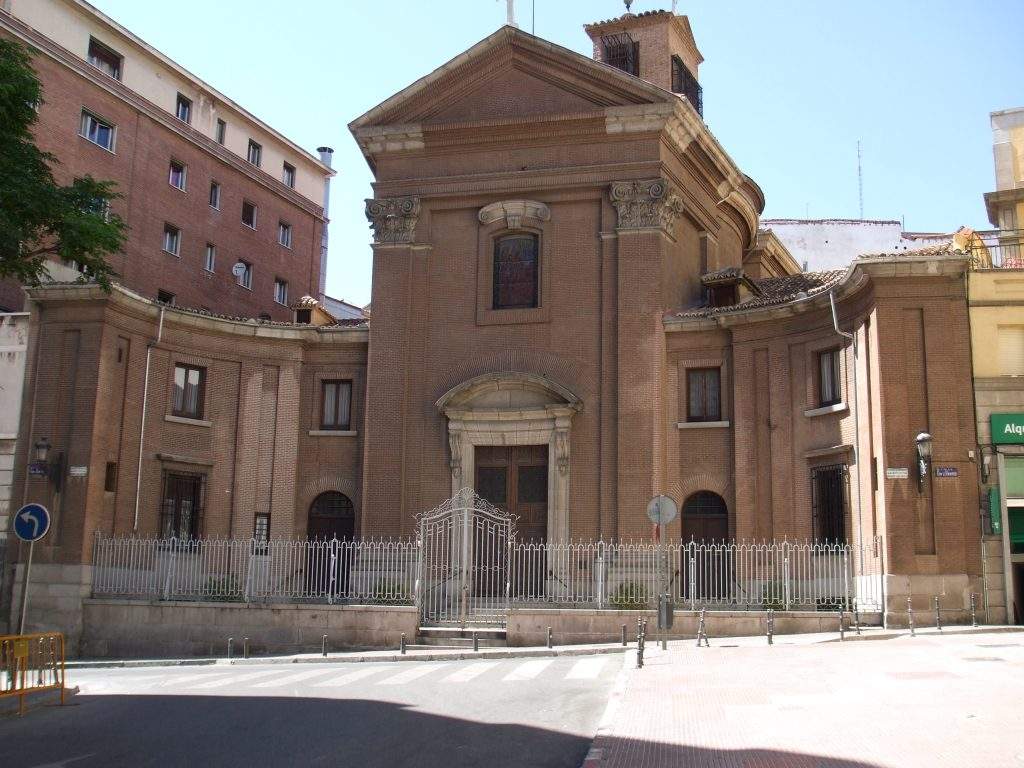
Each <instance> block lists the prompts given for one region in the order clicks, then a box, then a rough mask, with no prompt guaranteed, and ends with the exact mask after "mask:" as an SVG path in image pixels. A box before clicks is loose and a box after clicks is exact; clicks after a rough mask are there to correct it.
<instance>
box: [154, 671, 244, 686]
mask: <svg viewBox="0 0 1024 768" xmlns="http://www.w3.org/2000/svg"><path fill="white" fill-rule="evenodd" d="M226 674H228V673H227V672H203V673H202V674H199V675H178V676H176V677H171V678H169V679H168V680H167V681H166V682H164V683H161V684H160V685H161V687H166V686H169V685H182V684H183V683H192V682H195V681H196V680H212V679H213V678H215V677H223V676H224V675H226Z"/></svg>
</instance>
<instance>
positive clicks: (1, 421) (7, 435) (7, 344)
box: [0, 312, 29, 551]
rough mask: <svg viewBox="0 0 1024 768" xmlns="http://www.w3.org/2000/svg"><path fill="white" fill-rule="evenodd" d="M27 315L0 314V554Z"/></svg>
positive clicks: (18, 412) (8, 499)
mask: <svg viewBox="0 0 1024 768" xmlns="http://www.w3.org/2000/svg"><path fill="white" fill-rule="evenodd" d="M28 318H29V315H28V313H27V312H12V313H6V312H5V313H0V551H2V549H3V547H4V542H5V541H6V538H7V532H8V530H9V529H10V519H9V518H10V514H11V511H12V510H11V505H12V504H14V503H15V501H13V500H12V499H11V485H12V483H13V475H14V449H15V445H16V444H17V442H18V425H19V422H20V418H21V393H22V388H23V386H24V383H25V357H26V354H27V349H28Z"/></svg>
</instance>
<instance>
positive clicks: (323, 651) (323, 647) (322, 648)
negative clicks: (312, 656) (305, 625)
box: [320, 635, 327, 659]
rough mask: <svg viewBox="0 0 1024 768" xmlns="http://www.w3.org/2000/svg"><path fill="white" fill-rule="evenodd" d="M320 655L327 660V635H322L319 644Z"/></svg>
mask: <svg viewBox="0 0 1024 768" xmlns="http://www.w3.org/2000/svg"><path fill="white" fill-rule="evenodd" d="M320 653H321V654H322V655H323V657H324V658H325V659H326V658H327V635H324V639H323V642H322V643H321V644H320Z"/></svg>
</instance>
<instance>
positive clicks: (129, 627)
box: [80, 598, 418, 659]
mask: <svg viewBox="0 0 1024 768" xmlns="http://www.w3.org/2000/svg"><path fill="white" fill-rule="evenodd" d="M83 616H84V621H83V631H82V642H81V649H80V650H81V656H82V657H83V658H136V659H137V658H162V657H186V656H225V655H226V654H227V642H228V638H229V637H233V638H234V652H235V654H236V655H238V656H241V655H242V642H243V640H242V639H243V638H245V637H248V638H249V652H250V654H255V655H262V654H270V653H300V652H315V651H319V650H320V648H321V642H322V640H323V636H324V635H327V643H328V648H329V649H333V650H341V649H344V648H397V647H398V644H399V640H400V637H401V635H402V633H403V632H404V633H405V636H406V639H407V641H408V642H410V643H411V642H413V640H414V638H415V637H416V629H417V625H418V620H417V617H418V614H417V611H416V609H415V608H414V607H412V606H405V605H387V606H383V605H295V604H269V605H267V604H259V603H248V604H246V603H217V602H202V603H200V602H186V601H169V602H162V601H149V600H111V599H105V598H91V599H87V600H85V601H84V604H83Z"/></svg>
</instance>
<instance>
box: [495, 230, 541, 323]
mask: <svg viewBox="0 0 1024 768" xmlns="http://www.w3.org/2000/svg"><path fill="white" fill-rule="evenodd" d="M537 245H538V243H537V236H536V235H507V236H505V237H502V238H499V239H497V240H495V241H494V274H493V281H494V290H493V294H494V295H493V308H494V309H529V308H533V307H536V306H538V280H539V264H538V257H537Z"/></svg>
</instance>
